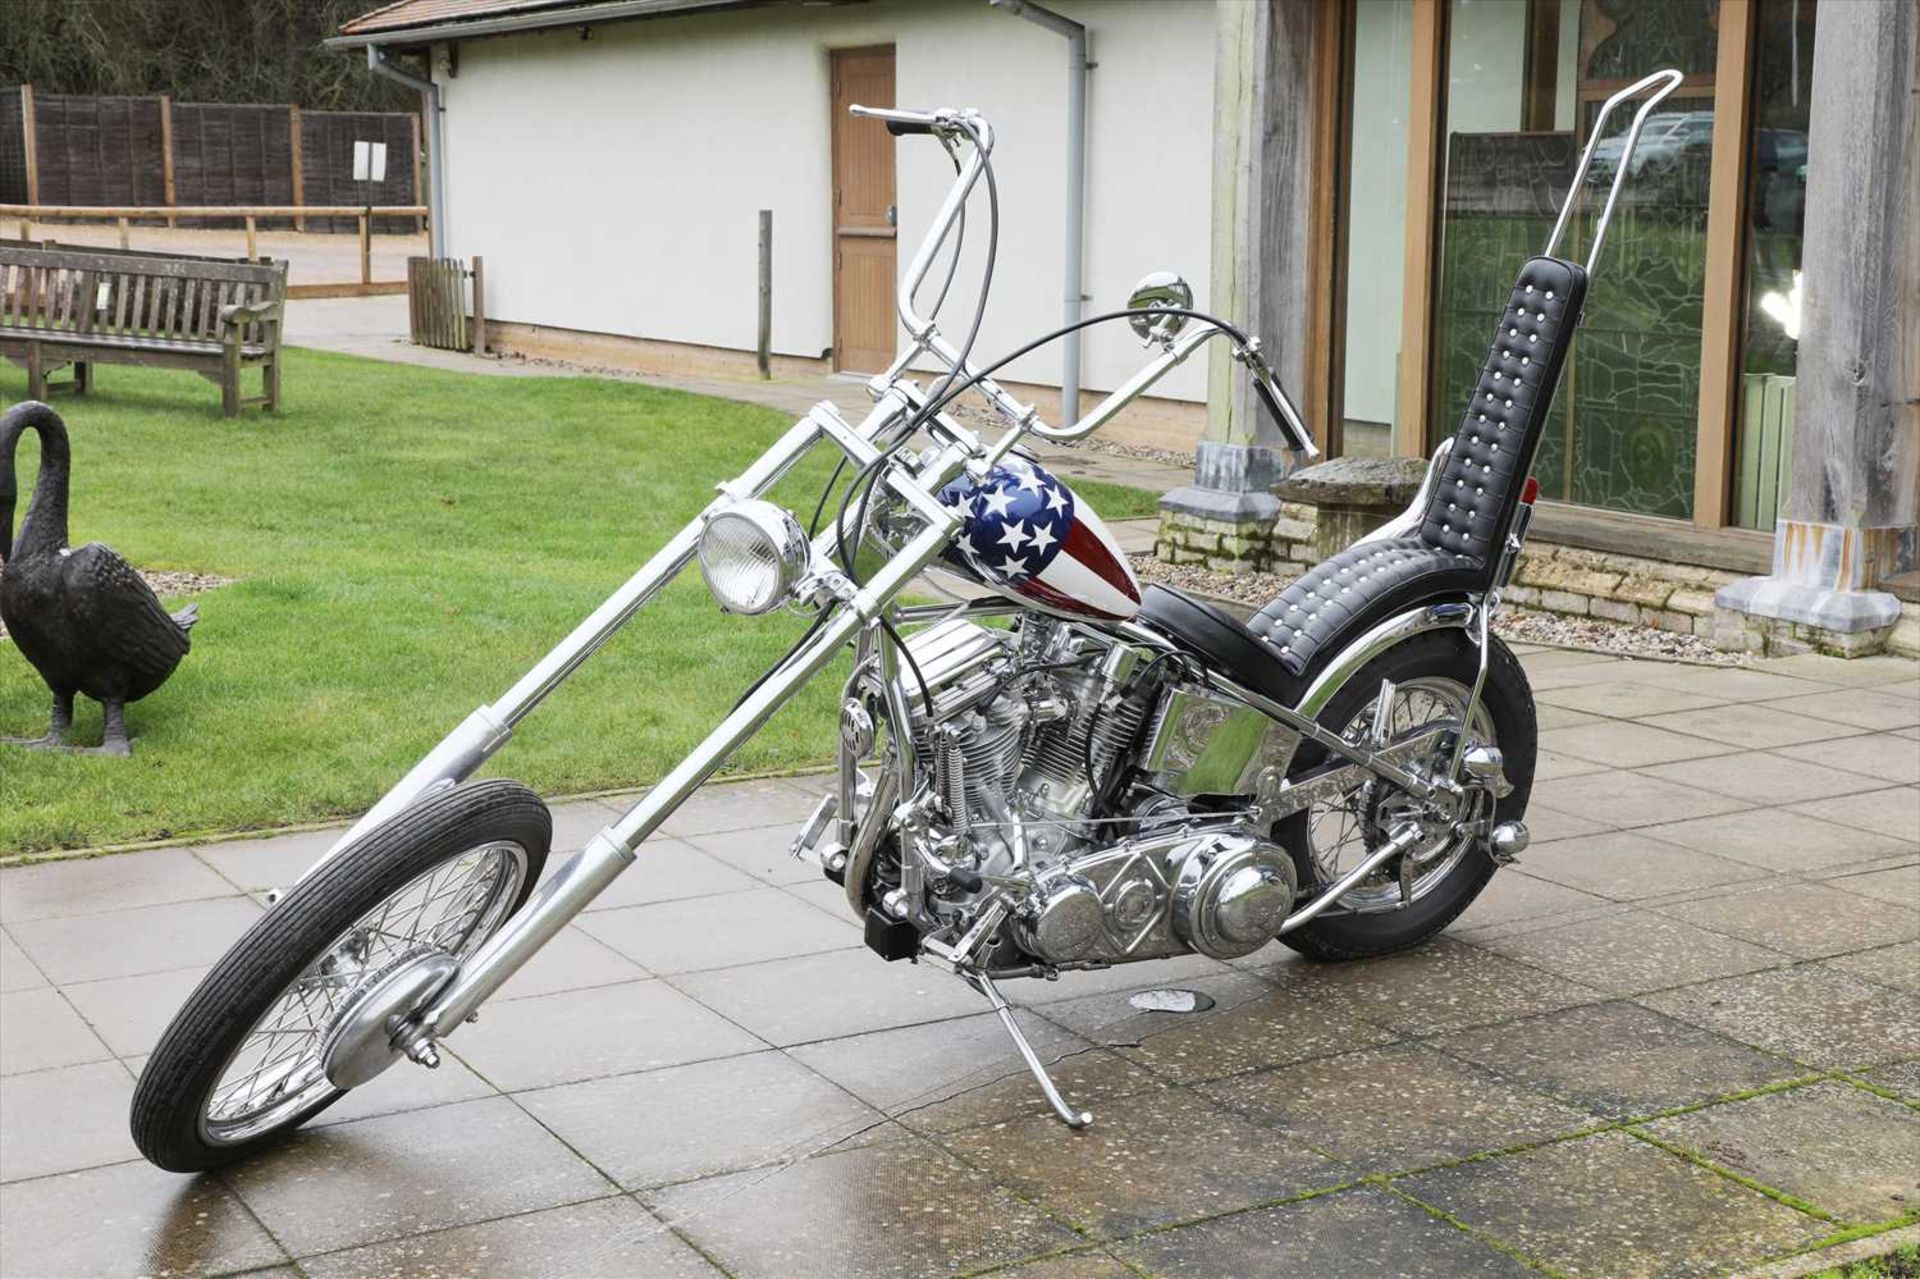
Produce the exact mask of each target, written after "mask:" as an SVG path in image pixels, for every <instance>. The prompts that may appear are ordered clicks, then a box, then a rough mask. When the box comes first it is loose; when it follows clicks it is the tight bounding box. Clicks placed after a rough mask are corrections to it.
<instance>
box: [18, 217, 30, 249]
mask: <svg viewBox="0 0 1920 1279" xmlns="http://www.w3.org/2000/svg"><path fill="white" fill-rule="evenodd" d="M20 238H21V239H22V240H26V241H27V242H29V243H31V242H32V240H33V223H31V222H29V221H27V219H25V218H21V219H20Z"/></svg>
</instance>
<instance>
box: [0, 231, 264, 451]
mask: <svg viewBox="0 0 1920 1279" xmlns="http://www.w3.org/2000/svg"><path fill="white" fill-rule="evenodd" d="M286 296H287V264H286V263H285V262H268V261H262V262H248V261H244V260H239V259H222V258H201V257H189V256H187V255H185V254H175V253H141V252H135V251H132V250H125V249H95V248H83V249H72V248H61V247H58V246H54V245H40V244H34V243H32V242H30V241H24V240H0V355H3V356H5V357H6V358H7V359H9V360H11V361H12V362H13V363H15V364H18V365H21V366H22V367H24V368H25V369H26V370H27V394H28V396H29V397H31V398H33V399H37V400H39V399H45V398H46V397H47V393H48V391H49V390H72V391H75V392H80V393H84V392H85V391H86V390H87V389H88V388H89V387H91V386H92V384H93V367H92V366H93V365H95V364H100V363H104V364H138V365H146V366H150V367H156V368H168V369H190V370H192V371H194V372H196V373H199V374H200V375H201V376H202V377H204V378H206V379H207V380H208V381H210V382H217V383H219V384H220V407H221V409H222V411H224V412H225V413H226V415H227V416H228V417H236V416H238V415H239V413H240V410H241V408H242V407H243V406H245V405H249V404H264V405H265V406H266V407H267V408H268V409H269V410H273V409H276V408H278V407H279V406H280V321H281V308H282V307H283V306H284V304H285V300H286ZM69 364H70V365H72V366H73V377H72V379H71V380H70V381H67V382H63V383H60V384H59V385H57V386H51V387H50V386H49V384H48V381H47V375H48V374H50V373H52V372H53V371H55V370H56V369H59V368H61V367H62V366H65V365H69ZM248 366H258V367H259V369H260V374H261V377H260V380H261V387H262V389H261V394H259V395H257V396H252V397H242V396H241V394H240V370H241V369H242V368H245V367H248Z"/></svg>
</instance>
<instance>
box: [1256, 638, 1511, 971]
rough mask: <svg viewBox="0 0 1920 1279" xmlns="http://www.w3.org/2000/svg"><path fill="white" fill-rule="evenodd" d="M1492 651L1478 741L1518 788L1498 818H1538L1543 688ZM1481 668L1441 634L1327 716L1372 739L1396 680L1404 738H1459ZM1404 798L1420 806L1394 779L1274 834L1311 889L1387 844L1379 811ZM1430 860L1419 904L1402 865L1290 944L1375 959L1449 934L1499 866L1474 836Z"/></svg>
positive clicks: (1316, 808)
mask: <svg viewBox="0 0 1920 1279" xmlns="http://www.w3.org/2000/svg"><path fill="white" fill-rule="evenodd" d="M1490 650H1491V651H1490V652H1489V654H1488V661H1487V682H1486V686H1485V688H1484V689H1483V690H1482V692H1481V697H1480V708H1479V711H1478V713H1477V714H1476V716H1475V718H1474V722H1473V727H1472V731H1471V733H1470V744H1483V745H1490V746H1497V747H1498V748H1499V749H1500V751H1501V754H1502V755H1503V757H1504V760H1505V772H1506V778H1507V781H1508V782H1509V783H1510V784H1511V785H1512V787H1513V789H1512V790H1511V791H1510V792H1509V793H1508V794H1507V795H1506V796H1505V797H1504V798H1502V799H1500V800H1498V801H1497V802H1496V807H1495V812H1494V820H1496V821H1503V822H1504V821H1514V820H1517V819H1518V818H1520V817H1521V816H1522V815H1523V814H1525V812H1526V811H1527V798H1528V796H1529V794H1530V793H1531V792H1532V790H1533V769H1534V758H1535V754H1536V752H1537V749H1538V731H1539V730H1538V724H1537V722H1536V719H1535V714H1534V706H1533V690H1532V688H1531V687H1530V686H1529V685H1528V684H1527V676H1526V672H1524V671H1523V670H1521V668H1520V659H1519V658H1517V657H1515V656H1514V655H1513V652H1512V650H1510V649H1509V648H1507V646H1506V645H1505V644H1503V643H1501V642H1500V640H1499V639H1498V638H1495V639H1493V640H1492V641H1491V643H1490ZM1478 668H1479V649H1478V647H1477V645H1476V644H1475V643H1474V641H1473V639H1472V637H1470V636H1469V635H1467V633H1466V632H1464V631H1460V630H1451V629H1449V630H1445V631H1430V632H1428V633H1426V634H1423V635H1418V636H1415V637H1414V638H1412V639H1410V640H1408V641H1407V642H1405V643H1403V644H1398V645H1395V646H1394V647H1393V648H1391V649H1388V650H1387V651H1386V652H1385V653H1382V654H1381V655H1380V656H1379V657H1376V658H1374V659H1373V661H1371V662H1369V663H1368V664H1367V665H1366V666H1365V667H1364V668H1363V669H1362V670H1361V671H1360V673H1359V674H1357V675H1356V676H1354V677H1353V678H1352V679H1350V680H1349V681H1347V683H1346V685H1345V686H1344V687H1343V688H1342V689H1341V690H1340V692H1339V693H1337V694H1335V696H1334V698H1333V700H1332V701H1330V702H1329V703H1328V704H1327V705H1326V707H1325V708H1324V709H1323V710H1322V711H1321V713H1320V716H1319V720H1320V722H1321V723H1322V724H1324V725H1326V726H1327V727H1328V728H1331V729H1333V730H1334V731H1335V732H1338V733H1341V734H1343V735H1348V736H1353V735H1355V734H1357V733H1360V732H1363V731H1365V729H1366V728H1367V727H1368V726H1369V725H1370V724H1371V721H1372V717H1373V710H1374V703H1375V701H1376V699H1377V697H1378V695H1379V691H1380V681H1382V680H1392V681H1393V682H1394V684H1395V685H1396V687H1397V689H1398V692H1397V694H1396V696H1395V699H1394V712H1393V713H1394V734H1393V735H1394V736H1395V737H1404V736H1405V735H1406V734H1408V733H1410V732H1413V731H1424V730H1430V729H1432V728H1435V727H1452V728H1454V729H1455V730H1456V731H1457V729H1458V726H1459V724H1460V720H1461V713H1462V711H1463V710H1464V708H1465V705H1466V701H1467V698H1468V695H1469V694H1470V693H1471V691H1472V688H1473V681H1474V677H1475V675H1476V673H1477V671H1478ZM1403 708H1404V709H1405V716H1406V719H1405V724H1404V726H1403V721H1402V714H1403ZM1325 757H1326V753H1325V752H1324V751H1323V750H1321V749H1320V748H1318V747H1303V748H1302V749H1301V751H1300V757H1299V762H1298V763H1297V764H1296V765H1295V768H1296V771H1297V770H1299V769H1301V768H1305V767H1312V766H1317V765H1318V764H1320V763H1322V762H1323V761H1324V759H1325ZM1396 797H1397V798H1396ZM1396 802H1411V797H1409V796H1407V795H1406V793H1405V792H1404V791H1399V790H1397V789H1394V788H1390V787H1388V786H1387V783H1385V782H1380V781H1370V782H1368V783H1366V784H1365V785H1364V786H1362V787H1359V788H1356V789H1355V790H1354V791H1351V792H1348V794H1346V795H1345V796H1342V797H1341V798H1340V799H1339V800H1336V801H1332V802H1329V803H1325V804H1316V805H1313V806H1311V807H1309V808H1307V809H1306V810H1304V811H1302V812H1299V813H1295V814H1293V815H1292V816H1290V817H1288V818H1286V819H1284V820H1283V821H1281V822H1279V823H1278V824H1277V825H1276V826H1275V827H1274V838H1275V839H1276V840H1277V841H1278V842H1279V843H1280V844H1281V845H1282V846H1284V847H1285V848H1286V849H1287V851H1288V853H1289V854H1290V855H1291V856H1292V857H1293V861H1294V867H1295V870H1296V872H1297V874H1298V876H1299V882H1300V885H1301V887H1302V891H1303V893H1306V892H1311V891H1312V889H1313V887H1314V886H1316V885H1321V884H1326V883H1330V882H1332V881H1333V880H1334V879H1335V878H1337V877H1338V875H1339V873H1340V872H1341V871H1343V870H1346V869H1350V868H1351V867H1352V866H1353V865H1354V864H1356V863H1357V862H1358V861H1359V860H1360V859H1361V858H1362V857H1364V856H1365V855H1366V853H1367V852H1368V851H1370V850H1371V849H1374V848H1377V847H1379V846H1380V844H1381V843H1382V842H1383V841H1384V839H1385V838H1386V832H1385V829H1384V825H1385V823H1383V822H1382V821H1380V819H1379V815H1380V814H1381V813H1382V812H1390V811H1392V806H1393V805H1394V804H1395V803H1396ZM1489 802H1494V801H1489ZM1422 852H1423V854H1424V859H1423V862H1422V864H1421V865H1420V866H1419V867H1418V868H1417V869H1416V872H1415V874H1414V875H1413V876H1411V885H1412V897H1411V900H1406V901H1403V900H1402V897H1401V887H1400V877H1399V873H1398V869H1397V867H1395V866H1394V865H1393V864H1391V863H1389V864H1388V865H1387V866H1385V867H1383V868H1382V870H1381V871H1380V872H1379V873H1377V874H1376V875H1375V876H1373V877H1372V878H1370V879H1369V880H1366V881H1363V882H1362V883H1361V884H1360V885H1358V886H1357V887H1356V888H1354V889H1353V890H1352V891H1351V892H1349V893H1348V894H1347V895H1346V896H1345V897H1343V898H1341V899H1340V901H1339V902H1337V903H1335V904H1334V906H1332V907H1331V908H1330V909H1329V910H1328V911H1327V912H1326V913H1325V914H1323V915H1320V916H1319V917H1317V918H1315V919H1314V920H1312V921H1311V922H1309V923H1307V924H1304V925H1302V926H1301V927H1299V928H1297V929H1295V930H1294V931H1292V932H1290V933H1286V934H1284V935H1283V936H1282V937H1281V938H1280V940H1281V941H1282V942H1284V943H1285V944H1286V945H1288V946H1290V947H1291V948H1293V949H1294V950H1297V951H1299V952H1300V953H1301V954H1303V955H1306V956H1308V957H1309V958H1313V959H1325V960H1341V959H1363V958H1368V957H1370V956H1374V955H1385V954H1390V953H1391V952H1393V951H1397V950H1405V949H1407V948H1408V947H1410V946H1417V945H1419V944H1420V943H1421V942H1423V941H1426V940H1427V939H1428V938H1430V937H1432V936H1434V935H1435V934H1437V933H1439V932H1441V931H1442V930H1443V929H1445V928H1446V927H1447V925H1449V924H1451V923H1452V922H1453V921H1454V920H1455V919H1456V918H1457V917H1458V916H1459V914H1460V912H1461V911H1463V910H1465V909H1466V908H1467V907H1468V906H1469V905H1470V904H1471V903H1472V902H1473V899H1474V898H1475V897H1477V896H1479V894H1480V890H1481V889H1483V888H1485V887H1486V885H1487V881H1488V880H1489V879H1491V878H1492V877H1493V872H1494V870H1495V869H1496V867H1495V865H1494V862H1493V859H1492V858H1491V857H1490V856H1489V855H1488V853H1487V850H1486V847H1485V845H1484V843H1483V842H1481V841H1479V840H1475V839H1472V838H1471V837H1462V838H1461V839H1459V840H1458V841H1455V842H1454V843H1452V844H1448V845H1445V846H1442V847H1439V848H1437V849H1432V850H1422Z"/></svg>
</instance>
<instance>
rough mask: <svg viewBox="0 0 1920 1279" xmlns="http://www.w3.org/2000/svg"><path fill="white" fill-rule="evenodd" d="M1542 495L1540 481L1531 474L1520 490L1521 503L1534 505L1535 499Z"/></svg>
mask: <svg viewBox="0 0 1920 1279" xmlns="http://www.w3.org/2000/svg"><path fill="white" fill-rule="evenodd" d="M1539 496H1540V481H1539V480H1537V479H1535V478H1534V477H1533V476H1531V475H1529V476H1528V477H1527V482H1526V484H1525V485H1524V486H1523V487H1522V488H1521V490H1520V505H1522V506H1532V505H1533V499H1534V498H1536V497H1539Z"/></svg>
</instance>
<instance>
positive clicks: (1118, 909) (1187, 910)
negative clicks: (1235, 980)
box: [1014, 831, 1294, 964]
mask: <svg viewBox="0 0 1920 1279" xmlns="http://www.w3.org/2000/svg"><path fill="white" fill-rule="evenodd" d="M1034 878H1035V882H1036V890H1035V892H1034V893H1033V895H1032V896H1031V897H1029V898H1028V900H1027V901H1026V903H1025V904H1024V905H1023V906H1022V907H1021V910H1020V913H1019V914H1017V915H1016V916H1015V917H1014V931H1015V934H1016V936H1017V937H1018V939H1019V941H1020V944H1021V946H1023V947H1024V948H1025V949H1026V950H1028V951H1029V952H1031V953H1032V954H1034V955H1037V956H1039V957H1040V958H1041V959H1044V960H1046V961H1047V962H1049V963H1054V964H1078V963H1099V962H1106V963H1125V962H1128V961H1131V960H1135V959H1154V958H1159V957H1161V956H1165V955H1178V954H1184V953H1186V952H1187V951H1189V950H1197V951H1199V952H1201V953H1202V954H1205V955H1211V956H1213V957H1214V958H1216V959H1233V958H1236V957H1238V956H1241V955H1245V954H1249V953H1251V952H1252V951H1255V950H1258V949H1259V948H1260V947H1261V946H1264V945H1265V944H1266V943H1267V942H1269V941H1272V940H1273V939H1274V938H1275V937H1276V936H1278V935H1279V932H1280V925H1281V924H1282V923H1284V922H1285V920H1286V917H1287V913H1288V911H1290V910H1291V909H1292V908H1293V894H1294V872H1293V861H1292V859H1291V858H1290V857H1288V856H1287V853H1286V850H1285V849H1283V848H1281V847H1280V846H1279V845H1277V844H1272V843H1268V842H1267V841H1266V840H1263V839H1259V838H1256V837H1255V836H1253V835H1250V834H1247V833H1245V832H1242V831H1213V832H1209V833H1206V834H1194V833H1193V832H1191V831H1182V832H1179V833H1177V834H1169V835H1163V836H1154V837H1148V838H1142V839H1135V840H1128V841H1126V842H1124V843H1120V844H1115V845H1113V846H1111V847H1108V848H1104V849H1101V850H1100V851H1099V852H1095V853H1088V854H1086V855H1084V856H1080V857H1072V858H1068V859H1067V860H1065V861H1063V862H1060V863H1059V864H1057V865H1055V866H1052V867H1049V868H1047V869H1046V870H1043V871H1041V872H1040V873H1039V874H1037V875H1036V876H1035V877H1034Z"/></svg>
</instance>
